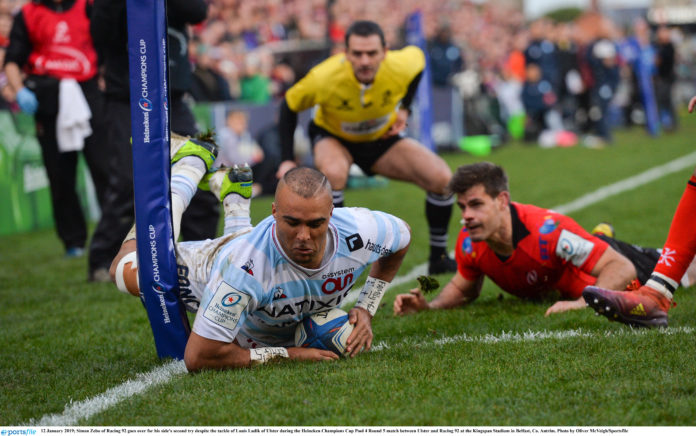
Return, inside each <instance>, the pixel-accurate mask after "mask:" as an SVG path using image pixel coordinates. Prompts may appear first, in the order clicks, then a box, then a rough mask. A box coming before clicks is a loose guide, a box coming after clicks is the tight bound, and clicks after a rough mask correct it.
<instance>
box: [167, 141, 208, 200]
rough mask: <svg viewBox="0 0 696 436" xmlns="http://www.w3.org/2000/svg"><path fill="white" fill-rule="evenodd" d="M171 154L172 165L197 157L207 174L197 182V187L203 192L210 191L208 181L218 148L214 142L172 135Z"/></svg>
mask: <svg viewBox="0 0 696 436" xmlns="http://www.w3.org/2000/svg"><path fill="white" fill-rule="evenodd" d="M171 154H172V165H174V164H175V163H177V162H178V161H180V160H181V159H183V158H185V157H187V156H196V157H199V158H200V159H201V160H202V161H203V163H204V164H205V168H206V170H207V173H206V174H205V175H204V176H203V178H202V179H201V181H200V182H199V184H198V187H199V188H200V189H203V190H204V191H209V190H210V188H209V186H208V180H209V179H210V175H211V174H212V173H213V172H214V169H213V163H214V162H215V159H216V158H217V155H218V147H217V145H216V144H215V143H214V142H209V141H203V140H200V139H196V138H187V137H185V136H180V135H176V134H172V138H171Z"/></svg>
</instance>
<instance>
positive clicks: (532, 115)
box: [522, 62, 556, 141]
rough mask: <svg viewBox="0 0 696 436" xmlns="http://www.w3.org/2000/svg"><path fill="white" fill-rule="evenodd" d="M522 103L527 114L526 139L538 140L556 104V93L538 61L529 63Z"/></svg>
mask: <svg viewBox="0 0 696 436" xmlns="http://www.w3.org/2000/svg"><path fill="white" fill-rule="evenodd" d="M522 103H523V104H524V109H525V112H526V114H527V120H526V123H525V139H526V140H528V141H536V140H537V139H538V138H539V135H541V133H542V131H544V130H546V129H547V128H549V127H550V126H547V122H546V119H547V117H548V114H549V113H550V112H551V110H552V109H553V105H554V104H556V93H555V92H554V91H553V87H552V86H551V83H550V82H549V81H548V80H545V79H544V78H543V76H542V72H541V68H540V67H539V65H538V64H536V63H533V62H532V63H527V78H526V80H525V81H524V84H523V85H522Z"/></svg>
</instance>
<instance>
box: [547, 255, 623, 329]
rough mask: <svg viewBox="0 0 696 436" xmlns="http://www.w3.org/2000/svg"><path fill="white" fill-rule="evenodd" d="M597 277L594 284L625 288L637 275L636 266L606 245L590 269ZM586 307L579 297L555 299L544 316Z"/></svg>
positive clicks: (608, 287)
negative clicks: (574, 298)
mask: <svg viewBox="0 0 696 436" xmlns="http://www.w3.org/2000/svg"><path fill="white" fill-rule="evenodd" d="M590 274H591V275H592V276H594V277H597V281H596V282H595V286H599V287H602V288H606V289H619V290H620V289H625V288H626V285H628V284H629V283H630V282H631V280H633V279H635V278H636V276H637V272H636V268H635V266H633V263H631V261H630V260H628V259H627V258H626V257H625V256H623V255H621V254H620V253H619V252H617V251H616V250H614V249H613V248H611V246H608V247H607V248H606V250H604V253H602V255H601V256H600V258H599V260H597V263H595V265H594V267H593V268H592V270H591V271H590ZM585 307H587V305H586V304H585V300H584V299H583V298H582V297H580V298H578V299H577V300H565V301H557V302H556V303H554V304H553V305H552V306H551V307H549V308H548V309H547V310H546V313H545V314H544V316H549V315H550V314H552V313H561V312H567V311H569V310H578V309H584V308H585Z"/></svg>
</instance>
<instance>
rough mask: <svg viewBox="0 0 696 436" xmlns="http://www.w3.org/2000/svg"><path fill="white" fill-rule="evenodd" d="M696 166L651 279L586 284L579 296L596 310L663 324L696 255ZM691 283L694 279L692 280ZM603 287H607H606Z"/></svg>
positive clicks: (630, 321)
mask: <svg viewBox="0 0 696 436" xmlns="http://www.w3.org/2000/svg"><path fill="white" fill-rule="evenodd" d="M694 107H696V97H694V98H692V99H691V101H689V112H690V113H691V112H693V111H694ZM694 217H696V169H694V172H693V174H692V175H691V178H690V179H689V181H688V182H687V184H686V189H685V190H684V194H682V197H681V199H680V200H679V205H678V206H677V210H676V212H675V213H674V218H672V224H671V225H670V227H669V233H668V235H667V241H666V242H665V245H664V247H663V248H662V256H661V257H660V260H659V262H657V265H656V266H655V270H654V271H653V273H652V274H651V275H650V280H648V281H647V283H645V285H644V286H642V287H641V288H640V289H638V290H637V291H635V292H631V293H627V292H624V291H611V290H610V289H621V288H612V287H610V286H600V285H595V286H591V287H588V288H587V289H585V290H584V291H583V293H582V296H583V297H584V298H585V301H587V304H588V305H590V306H591V307H592V308H593V309H595V310H596V311H597V313H599V314H601V315H604V316H606V317H607V318H609V319H610V320H616V321H620V322H622V323H624V324H629V325H633V326H638V327H666V326H667V324H668V317H667V312H668V311H669V309H671V308H672V306H673V305H674V302H673V301H672V299H673V296H674V291H675V290H676V289H677V287H678V285H679V280H680V279H679V278H680V277H682V276H683V275H684V274H685V273H689V272H690V271H693V269H694V255H696V226H694ZM692 284H693V282H692ZM605 288H606V289H605Z"/></svg>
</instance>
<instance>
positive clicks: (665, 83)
mask: <svg viewBox="0 0 696 436" xmlns="http://www.w3.org/2000/svg"><path fill="white" fill-rule="evenodd" d="M655 51H656V52H657V56H656V59H655V64H656V65H657V74H656V75H655V97H656V100H657V110H658V113H659V117H660V124H661V126H662V128H663V129H665V130H669V131H671V130H674V129H675V128H676V127H677V116H676V114H675V112H674V103H673V102H672V88H673V87H674V82H675V81H676V74H675V61H676V59H675V50H674V44H672V38H671V34H670V30H669V28H667V26H660V27H659V28H658V29H657V41H656V46H655Z"/></svg>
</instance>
